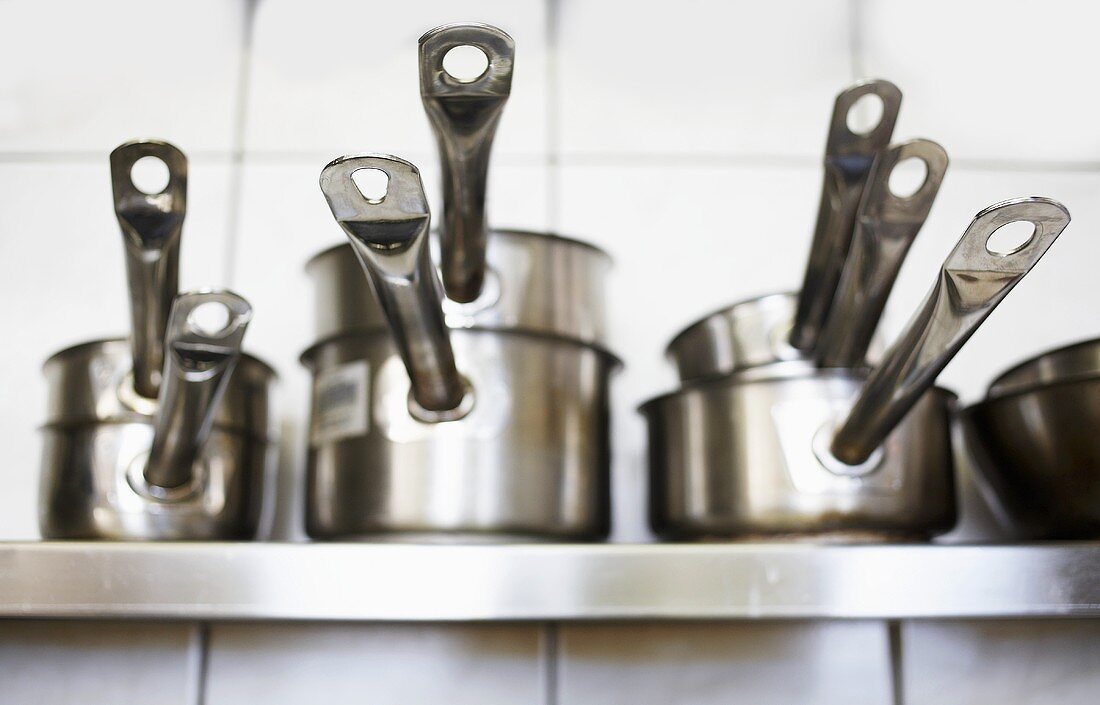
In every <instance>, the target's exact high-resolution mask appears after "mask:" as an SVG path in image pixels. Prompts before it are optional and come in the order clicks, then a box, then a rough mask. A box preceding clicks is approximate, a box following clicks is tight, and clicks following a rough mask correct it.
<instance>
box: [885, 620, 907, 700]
mask: <svg viewBox="0 0 1100 705" xmlns="http://www.w3.org/2000/svg"><path fill="white" fill-rule="evenodd" d="M886 634H887V638H888V639H889V643H890V690H891V702H892V703H893V705H905V670H904V665H903V663H902V657H903V655H904V654H903V651H902V637H901V622H900V621H898V620H896V619H893V620H890V621H888V622H887V623H886Z"/></svg>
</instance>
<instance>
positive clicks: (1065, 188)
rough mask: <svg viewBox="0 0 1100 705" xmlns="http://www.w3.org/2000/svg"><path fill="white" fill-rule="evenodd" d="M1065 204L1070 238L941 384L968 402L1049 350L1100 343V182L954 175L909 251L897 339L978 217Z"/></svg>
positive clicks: (1043, 175)
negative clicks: (1037, 198) (1002, 204)
mask: <svg viewBox="0 0 1100 705" xmlns="http://www.w3.org/2000/svg"><path fill="white" fill-rule="evenodd" d="M1028 195H1041V196H1049V197H1051V198H1055V199H1057V200H1059V201H1062V202H1063V203H1064V204H1065V205H1066V206H1067V207H1068V208H1069V211H1070V213H1071V215H1072V217H1073V221H1072V222H1071V223H1070V225H1069V227H1068V228H1066V231H1065V233H1064V234H1063V235H1062V237H1060V238H1059V239H1058V241H1057V242H1056V243H1055V244H1054V246H1053V247H1051V249H1050V251H1049V252H1048V253H1047V254H1046V255H1045V256H1044V257H1043V259H1042V261H1040V262H1039V263H1038V264H1037V265H1036V266H1035V268H1034V269H1033V270H1032V271H1031V273H1030V274H1028V276H1027V278H1025V279H1024V280H1023V281H1022V282H1021V283H1020V284H1018V285H1017V286H1016V288H1015V289H1013V290H1012V292H1011V293H1010V294H1009V295H1008V296H1007V297H1006V298H1005V300H1004V301H1003V302H1002V303H1001V304H1000V306H998V307H997V310H996V311H994V312H993V314H992V315H991V316H990V317H989V319H988V320H987V321H986V322H985V323H984V324H983V325H982V327H981V328H980V329H979V330H978V332H977V333H975V335H974V337H973V338H971V339H970V341H969V342H968V343H967V344H966V345H965V347H963V349H962V350H961V351H960V352H959V354H958V356H957V357H956V358H955V360H954V361H953V362H952V363H951V364H950V365H949V366H948V367H947V369H946V370H944V372H943V374H942V375H941V376H940V382H941V384H943V385H945V386H947V387H948V388H950V389H953V390H954V391H956V392H959V393H960V394H961V395H962V396H963V399H964V401H973V400H976V399H977V398H979V397H980V396H981V395H982V394H984V391H985V387H986V385H987V384H988V383H989V382H990V381H991V380H992V378H993V377H994V376H996V374H997V373H998V372H1001V371H1003V370H1005V369H1006V368H1008V367H1009V366H1011V365H1012V364H1013V363H1015V362H1019V361H1021V360H1023V359H1024V358H1026V357H1028V356H1030V355H1032V354H1035V353H1037V352H1040V351H1042V350H1045V349H1049V348H1051V347H1055V346H1058V345H1061V344H1064V343H1069V342H1073V341H1076V340H1083V339H1087V338H1092V337H1096V336H1100V317H1097V316H1096V315H1095V313H1094V311H1093V308H1092V303H1093V302H1094V301H1095V299H1096V275H1095V272H1094V263H1095V262H1097V261H1098V260H1100V239H1098V238H1096V237H1095V233H1096V232H1098V231H1100V174H1097V173H1075V172H1045V171H986V170H979V169H964V168H949V169H948V173H947V177H946V178H945V179H944V182H943V186H942V188H941V190H940V193H939V197H938V199H937V202H936V204H935V205H934V206H933V208H932V213H931V215H930V216H929V218H928V222H927V224H926V225H925V227H924V229H923V230H922V231H921V233H920V235H918V236H917V240H916V242H915V243H914V244H913V248H912V250H910V253H909V257H908V258H907V260H906V262H905V265H904V267H903V268H902V271H901V274H900V276H899V278H898V283H897V285H896V287H895V289H894V293H893V296H892V298H891V299H890V302H889V304H888V306H887V314H886V318H885V320H884V325H885V328H884V330H885V331H886V332H887V333H888V335H889V338H890V339H893V338H894V337H895V335H896V334H897V333H898V332H899V331H900V330H901V328H902V326H903V325H904V324H905V323H906V322H907V321H908V318H909V316H910V315H911V313H912V312H913V311H914V310H915V309H916V307H917V306H918V305H919V304H920V302H921V301H922V300H923V297H924V295H925V293H927V291H928V289H929V288H930V287H931V286H932V283H933V281H934V280H935V277H936V273H937V272H938V271H939V267H940V265H941V264H942V262H943V259H944V258H945V257H946V256H947V254H948V253H949V252H950V251H951V248H953V247H954V246H955V243H956V242H958V239H959V238H960V237H961V236H962V234H963V231H964V230H965V229H966V227H967V225H969V224H970V221H971V219H972V218H973V217H974V214H976V213H977V212H978V211H980V210H981V209H982V208H985V207H986V206H988V205H992V204H994V203H997V202H999V201H1003V200H1005V199H1008V198H1015V197H1019V196H1028Z"/></svg>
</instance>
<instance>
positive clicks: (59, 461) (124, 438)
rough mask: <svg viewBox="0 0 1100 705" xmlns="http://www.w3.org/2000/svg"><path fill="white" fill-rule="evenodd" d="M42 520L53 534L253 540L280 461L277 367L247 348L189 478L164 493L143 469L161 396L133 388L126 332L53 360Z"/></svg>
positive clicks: (49, 378) (45, 436) (48, 371)
mask: <svg viewBox="0 0 1100 705" xmlns="http://www.w3.org/2000/svg"><path fill="white" fill-rule="evenodd" d="M45 373H46V378H47V382H48V384H49V403H48V412H47V414H48V416H47V422H46V424H45V426H44V428H43V443H44V446H43V454H42V474H41V480H40V489H39V524H40V527H41V530H42V535H43V537H45V538H72V539H77V538H79V539H99V538H102V539H133V540H162V539H164V540H172V539H194V540H214V539H226V540H230V539H234V540H235V539H248V538H252V537H253V536H255V534H256V531H257V529H258V527H259V526H260V523H261V520H262V514H263V510H264V509H265V505H266V504H267V502H266V500H265V491H266V487H267V486H268V484H269V483H268V482H267V481H266V480H267V477H268V475H269V474H270V473H271V472H273V470H274V466H275V459H276V458H275V455H276V452H275V444H274V442H273V435H274V434H273V428H272V414H271V410H270V389H271V386H272V385H273V383H274V379H275V374H274V372H273V371H272V370H271V368H269V367H268V366H267V365H265V364H264V363H262V362H260V361H259V360H257V359H256V358H253V357H249V356H242V358H241V360H240V362H239V363H238V364H237V367H236V369H235V370H234V371H233V375H232V377H231V378H230V382H229V385H228V387H227V389H226V392H225V395H224V397H223V398H222V401H221V403H220V405H219V407H218V409H217V411H216V413H215V418H214V426H213V429H212V430H211V432H210V436H209V438H208V439H207V441H206V444H205V445H204V447H203V449H202V453H201V455H200V457H199V458H198V459H197V460H196V463H195V479H194V481H193V482H192V483H191V484H190V485H189V486H187V487H185V488H181V489H180V490H173V491H172V492H171V493H169V494H167V495H161V496H157V493H155V492H153V491H151V490H150V488H149V487H148V486H147V484H146V483H145V482H144V480H143V477H142V470H143V467H144V460H145V458H146V457H147V456H148V453H149V450H150V448H151V447H152V442H153V417H154V415H155V413H156V400H155V399H146V398H144V397H141V396H139V395H138V394H137V393H136V392H134V389H133V378H132V363H131V358H130V345H129V343H128V342H127V341H126V340H103V341H96V342H93V343H86V344H84V345H79V346H76V347H73V348H69V349H67V350H63V351H62V352H60V353H57V354H56V355H54V356H53V357H51V358H50V359H49V360H47V361H46V364H45Z"/></svg>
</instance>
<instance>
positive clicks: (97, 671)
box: [0, 620, 202, 705]
mask: <svg viewBox="0 0 1100 705" xmlns="http://www.w3.org/2000/svg"><path fill="white" fill-rule="evenodd" d="M198 629H199V628H198V627H197V626H195V625H189V624H151V623H144V622H87V621H80V622H47V621H25V622H20V621H13V620H6V621H3V622H0V703H4V705H9V704H11V705H15V704H16V703H19V704H20V705H29V704H31V703H33V704H34V705H85V704H86V703H103V705H124V704H125V705H193V704H194V703H195V702H196V698H197V697H198V690H199V684H200V677H201V661H202V655H201V650H200V649H199V648H198V647H199V642H198Z"/></svg>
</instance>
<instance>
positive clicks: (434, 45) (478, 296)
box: [307, 24, 611, 346]
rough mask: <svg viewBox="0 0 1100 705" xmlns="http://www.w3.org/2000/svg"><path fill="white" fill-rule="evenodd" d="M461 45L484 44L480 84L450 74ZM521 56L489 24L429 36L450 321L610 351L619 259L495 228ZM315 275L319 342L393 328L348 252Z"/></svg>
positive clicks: (439, 249) (426, 48) (425, 77)
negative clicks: (614, 265) (497, 182)
mask: <svg viewBox="0 0 1100 705" xmlns="http://www.w3.org/2000/svg"><path fill="white" fill-rule="evenodd" d="M461 46H473V47H477V48H478V49H479V50H481V51H482V52H483V53H484V54H485V56H486V58H487V60H488V66H487V68H486V69H485V71H484V73H482V74H481V75H480V76H478V77H477V78H475V79H473V80H472V81H465V80H460V79H458V78H455V77H453V76H451V75H450V74H449V73H448V72H447V71H446V70H445V69H444V68H443V58H444V57H445V56H446V55H447V53H448V52H449V51H451V50H452V49H454V48H456V47H461ZM514 55H515V47H514V43H513V41H512V38H511V37H509V36H508V35H507V34H506V33H504V32H503V31H501V30H500V29H497V28H495V27H490V26H488V25H481V24H457V25H447V26H444V27H439V28H437V29H433V30H431V31H430V32H428V33H426V34H425V35H424V36H423V37H421V38H420V92H421V96H422V98H423V102H424V106H425V109H426V111H427V113H428V116H429V118H430V120H431V124H432V127H433V129H434V131H435V135H436V138H437V142H438V144H439V153H440V158H441V161H442V167H443V170H442V171H443V183H442V187H443V204H444V211H443V222H442V223H441V224H440V226H439V232H438V233H437V235H438V238H437V241H436V242H435V243H433V244H434V245H436V247H433V248H432V254H433V257H434V259H435V261H436V262H437V263H438V264H439V266H440V268H441V270H442V273H443V282H444V285H445V292H446V298H445V299H444V302H443V305H444V311H445V313H446V320H447V324H448V326H450V327H452V328H471V329H489V330H509V331H525V332H530V333H537V334H546V335H554V336H560V337H562V338H568V339H570V340H575V341H578V342H581V343H587V344H592V345H600V346H603V345H606V344H607V337H606V334H607V333H606V310H605V306H604V280H605V277H606V275H607V272H608V270H609V269H610V266H611V259H610V257H608V255H607V254H606V253H604V252H603V251H602V250H600V249H598V248H596V247H594V246H592V245H589V244H587V243H584V242H580V241H578V240H572V239H570V238H566V237H561V236H558V235H553V234H547V233H535V232H528V231H523V230H499V229H496V230H490V229H489V228H488V226H487V222H486V215H485V213H486V195H487V183H488V173H489V172H488V170H489V156H490V152H491V149H492V142H493V136H494V134H495V132H496V128H497V124H498V123H499V121H500V117H501V114H502V112H503V110H504V105H505V102H506V101H507V99H508V95H509V93H510V91H511V85H512V67H513V61H514ZM307 270H308V272H309V274H310V276H311V278H312V280H313V282H314V287H315V290H316V295H315V298H314V300H315V321H316V323H315V340H316V341H323V340H327V339H330V338H335V337H337V336H341V335H346V334H350V333H356V334H360V333H368V332H373V333H383V332H385V331H386V330H387V327H388V324H387V321H386V317H385V315H384V313H383V311H382V310H381V308H380V307H379V306H378V302H377V301H376V300H375V298H374V296H373V292H371V290H370V287H369V286H368V285H367V283H366V281H365V280H364V278H363V274H362V270H361V269H360V266H359V263H358V262H357V261H356V258H355V255H354V253H353V252H352V249H351V247H350V246H348V245H346V244H344V245H340V246H337V247H333V248H330V249H328V250H325V251H324V252H321V253H320V254H318V255H316V256H315V257H314V258H313V259H312V260H311V261H310V262H309V264H308V265H307Z"/></svg>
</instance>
